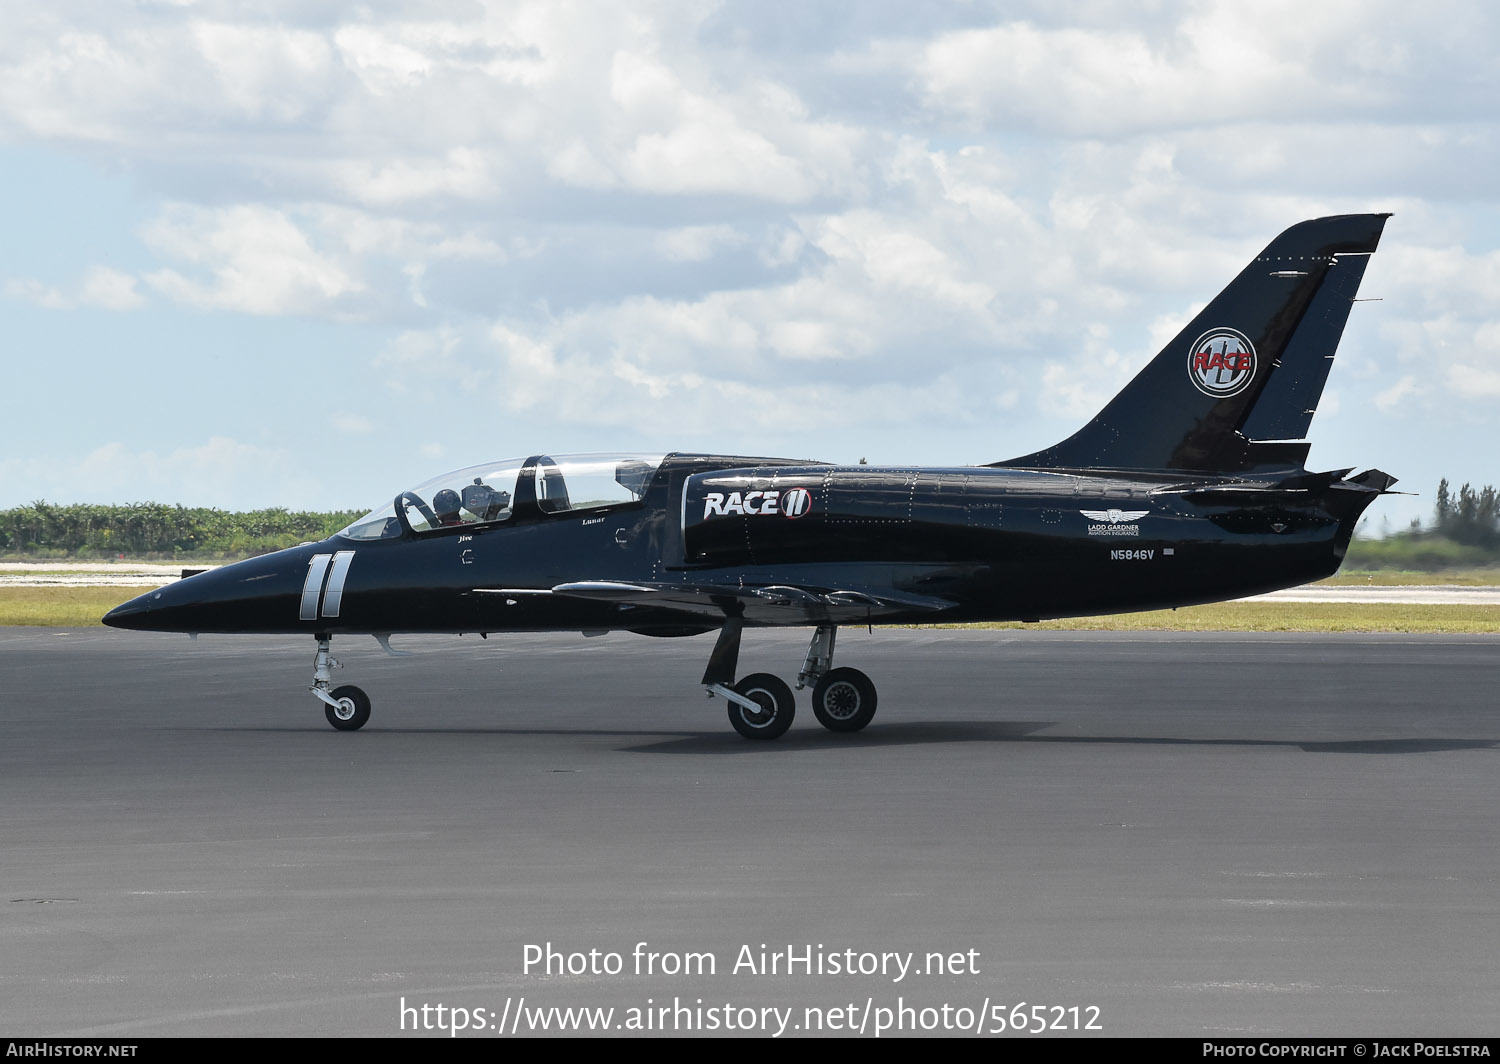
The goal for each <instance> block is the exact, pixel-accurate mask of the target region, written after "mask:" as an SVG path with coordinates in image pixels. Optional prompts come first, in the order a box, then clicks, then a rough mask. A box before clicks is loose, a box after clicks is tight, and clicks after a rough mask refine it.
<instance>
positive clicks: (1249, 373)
mask: <svg viewBox="0 0 1500 1064" xmlns="http://www.w3.org/2000/svg"><path fill="white" fill-rule="evenodd" d="M1255 369H1256V357H1255V345H1254V344H1252V343H1251V342H1250V338H1249V337H1248V336H1246V335H1245V334H1244V333H1242V332H1240V331H1238V330H1237V329H1228V328H1224V327H1220V328H1217V329H1210V330H1208V332H1206V333H1204V334H1203V335H1202V336H1200V337H1198V339H1197V340H1195V341H1193V346H1192V348H1191V350H1190V351H1189V352H1188V379H1189V380H1191V381H1192V382H1193V387H1195V388H1197V389H1198V390H1199V391H1200V392H1202V393H1203V394H1204V395H1211V396H1213V397H1214V398H1215V399H1224V398H1227V397H1229V396H1231V395H1238V394H1239V393H1240V392H1242V391H1244V390H1245V389H1246V388H1248V387H1250V382H1251V381H1252V380H1254V379H1255Z"/></svg>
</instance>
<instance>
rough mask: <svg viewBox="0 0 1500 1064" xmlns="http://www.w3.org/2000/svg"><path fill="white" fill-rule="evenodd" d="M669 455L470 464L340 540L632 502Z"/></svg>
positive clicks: (363, 521) (407, 495)
mask: <svg viewBox="0 0 1500 1064" xmlns="http://www.w3.org/2000/svg"><path fill="white" fill-rule="evenodd" d="M665 457H666V456H665V455H660V454H657V455H641V454H575V455H562V456H560V457H558V458H556V459H554V458H552V457H551V456H549V455H544V454H543V455H533V456H532V457H530V458H511V459H505V460H502V461H499V462H490V463H488V464H486V465H478V466H470V467H469V468H467V469H458V470H455V471H453V472H452V473H444V474H443V475H442V476H440V477H434V478H433V479H431V480H429V481H426V482H424V483H422V484H418V485H417V486H416V487H414V488H411V489H410V490H408V491H403V492H402V493H401V494H399V495H397V496H396V498H395V499H394V500H393V501H392V502H391V503H390V504H389V505H387V506H384V507H382V508H381V509H379V510H375V511H373V512H371V513H368V514H366V515H365V516H364V517H361V518H360V519H359V520H358V521H355V522H354V523H353V524H352V525H350V526H349V527H348V528H345V529H344V530H343V531H341V532H339V535H341V536H343V537H344V538H345V539H354V540H372V539H390V538H393V537H396V536H401V535H405V534H408V533H413V534H418V535H420V534H426V533H435V532H438V531H440V530H442V529H446V528H458V527H479V526H488V525H498V524H502V523H507V522H517V521H526V520H532V519H537V518H541V517H543V516H546V515H554V514H563V513H570V512H575V511H589V510H603V509H608V508H611V507H616V506H625V505H630V504H633V503H638V502H640V501H641V499H642V498H643V497H644V496H645V494H646V488H647V486H648V485H649V484H650V483H651V479H652V477H654V476H655V475H656V471H657V469H659V468H660V467H661V464H662V461H663V459H664V458H665Z"/></svg>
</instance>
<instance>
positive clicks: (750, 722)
mask: <svg viewBox="0 0 1500 1064" xmlns="http://www.w3.org/2000/svg"><path fill="white" fill-rule="evenodd" d="M734 689H735V691H737V692H738V693H740V694H742V695H744V696H745V697H746V698H748V699H750V700H751V701H752V702H754V703H755V704H756V705H758V706H760V707H761V708H760V712H758V713H753V712H751V711H750V710H748V709H746V708H745V707H744V706H742V705H740V704H739V703H737V702H731V703H729V723H730V724H733V725H734V730H735V731H737V732H739V733H740V734H741V735H743V736H744V737H745V738H746V739H776V738H779V737H780V736H782V735H784V734H785V733H786V730H787V729H788V728H790V727H791V726H792V717H794V716H795V715H796V713H797V702H796V700H795V699H793V698H792V689H791V688H790V687H788V686H787V685H786V681H784V680H782V679H780V678H779V677H776V676H773V675H771V674H770V673H769V672H753V673H751V674H750V675H749V676H746V677H745V678H744V679H743V680H741V681H740V682H739V683H737V684H735V685H734Z"/></svg>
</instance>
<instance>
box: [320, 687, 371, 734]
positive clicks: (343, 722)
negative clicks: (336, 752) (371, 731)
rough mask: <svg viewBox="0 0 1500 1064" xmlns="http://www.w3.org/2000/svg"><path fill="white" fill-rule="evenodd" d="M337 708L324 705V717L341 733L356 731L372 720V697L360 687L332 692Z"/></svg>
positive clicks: (344, 688)
mask: <svg viewBox="0 0 1500 1064" xmlns="http://www.w3.org/2000/svg"><path fill="white" fill-rule="evenodd" d="M332 694H333V697H334V700H335V701H337V702H338V705H337V706H330V705H329V704H328V703H327V702H324V703H323V715H324V716H325V717H327V718H328V723H329V724H332V725H333V726H334V727H335V728H337V729H338V730H339V731H355V730H357V729H359V728H363V727H364V726H365V721H367V720H369V719H370V696H369V695H367V694H365V693H364V692H363V691H361V690H360V689H359V688H358V687H335V688H334V689H333V691H332Z"/></svg>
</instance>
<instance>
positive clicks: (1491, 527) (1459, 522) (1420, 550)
mask: <svg viewBox="0 0 1500 1064" xmlns="http://www.w3.org/2000/svg"><path fill="white" fill-rule="evenodd" d="M1495 564H1500V492H1497V491H1496V489H1495V488H1494V487H1492V486H1491V485H1489V484H1486V485H1484V486H1483V487H1479V488H1475V487H1474V486H1473V485H1471V484H1464V485H1462V486H1460V487H1459V488H1458V490H1457V491H1455V490H1454V489H1453V486H1452V485H1451V484H1449V482H1448V479H1447V478H1446V477H1445V478H1443V480H1442V481H1440V482H1439V483H1438V488H1437V496H1436V502H1435V504H1434V505H1433V510H1432V524H1430V525H1426V526H1424V525H1423V524H1422V521H1421V519H1420V518H1418V519H1416V520H1413V521H1412V524H1411V527H1410V528H1408V529H1405V530H1403V531H1401V532H1397V533H1396V534H1394V535H1390V536H1385V537H1384V538H1382V539H1366V538H1364V537H1362V536H1357V537H1355V540H1354V542H1353V543H1351V544H1350V545H1349V556H1348V558H1347V559H1346V562H1345V566H1346V568H1350V569H1418V570H1426V571H1434V570H1439V569H1460V568H1465V567H1470V566H1486V565H1495Z"/></svg>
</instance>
